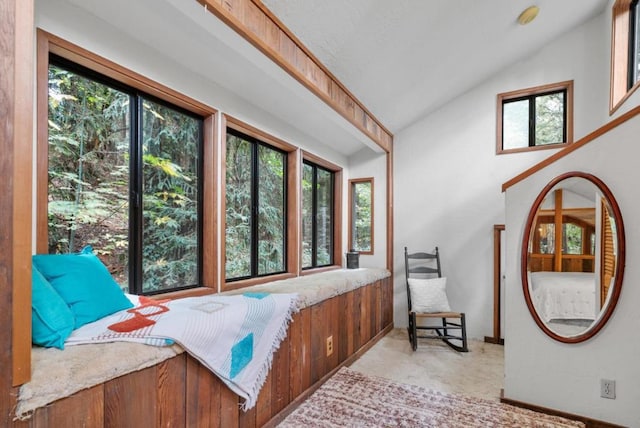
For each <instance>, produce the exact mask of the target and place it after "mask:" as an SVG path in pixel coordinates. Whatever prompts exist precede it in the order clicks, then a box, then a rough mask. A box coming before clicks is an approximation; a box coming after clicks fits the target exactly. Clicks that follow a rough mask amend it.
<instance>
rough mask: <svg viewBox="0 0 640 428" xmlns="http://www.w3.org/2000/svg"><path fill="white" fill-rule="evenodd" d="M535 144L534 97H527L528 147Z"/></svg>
mask: <svg viewBox="0 0 640 428" xmlns="http://www.w3.org/2000/svg"><path fill="white" fill-rule="evenodd" d="M535 145H536V98H535V97H534V96H532V97H530V98H529V147H534V146H535Z"/></svg>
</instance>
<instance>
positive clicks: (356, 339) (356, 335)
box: [352, 287, 364, 351]
mask: <svg viewBox="0 0 640 428" xmlns="http://www.w3.org/2000/svg"><path fill="white" fill-rule="evenodd" d="M363 288H364V287H361V288H357V289H355V290H354V291H353V315H352V317H353V350H354V351H355V350H357V349H360V346H362V322H361V320H362V316H361V313H362V305H361V301H362V289H363Z"/></svg>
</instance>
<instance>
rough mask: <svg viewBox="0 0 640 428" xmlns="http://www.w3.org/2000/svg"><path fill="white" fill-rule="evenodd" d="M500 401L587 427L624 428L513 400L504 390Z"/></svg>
mask: <svg viewBox="0 0 640 428" xmlns="http://www.w3.org/2000/svg"><path fill="white" fill-rule="evenodd" d="M500 402H501V403H504V404H509V405H511V406H516V407H520V408H523V409H528V410H533V411H534V412H538V413H544V414H546V415H551V416H560V417H562V418H566V419H571V420H574V421H579V422H582V423H584V424H585V428H624V427H623V426H622V425H616V424H613V423H611V422H604V421H600V420H598V419H592V418H589V417H586V416H580V415H575V414H573V413H568V412H563V411H561V410H556V409H550V408H548V407H543V406H538V405H536V404H530V403H525V402H524V401H519V400H513V399H511V398H507V397H505V396H504V390H501V391H500Z"/></svg>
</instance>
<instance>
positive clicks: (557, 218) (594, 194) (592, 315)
mask: <svg viewBox="0 0 640 428" xmlns="http://www.w3.org/2000/svg"><path fill="white" fill-rule="evenodd" d="M621 233H622V219H621V216H620V215H619V208H618V207H617V205H615V200H614V199H613V195H611V192H610V191H609V190H608V188H606V186H605V185H604V183H602V182H600V181H599V180H598V179H597V178H595V177H593V176H590V175H588V174H584V173H579V172H573V173H567V174H564V175H562V176H559V177H557V178H556V179H554V180H553V181H552V182H550V183H549V184H548V185H547V186H546V187H545V189H543V191H542V192H541V193H540V195H539V196H538V198H537V199H536V201H535V202H534V205H533V207H532V209H531V211H530V213H529V217H528V219H527V229H526V233H525V239H524V240H523V250H522V280H523V286H524V290H525V298H526V299H527V306H528V307H529V310H530V311H531V313H532V315H534V319H535V321H536V323H537V324H538V325H539V326H540V327H541V328H542V329H543V331H545V333H547V334H548V335H549V336H551V337H553V338H554V339H557V340H559V341H562V342H566V343H576V342H579V341H582V340H586V339H587V338H589V337H591V336H592V335H593V334H595V333H596V332H597V331H598V330H599V329H600V328H601V326H602V325H603V323H604V322H605V321H606V319H607V318H608V316H610V314H611V310H612V306H611V304H610V303H611V302H612V301H613V302H615V301H616V300H617V298H618V295H619V287H620V284H619V282H620V275H619V274H620V272H621V268H622V266H623V265H621V263H620V261H621V260H624V241H623V240H622V239H621V238H620V236H621ZM616 278H617V280H618V282H617V285H615V284H616Z"/></svg>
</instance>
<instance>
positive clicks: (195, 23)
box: [36, 0, 608, 156]
mask: <svg viewBox="0 0 640 428" xmlns="http://www.w3.org/2000/svg"><path fill="white" fill-rule="evenodd" d="M263 2H264V3H265V4H266V5H267V6H268V7H269V8H271V9H272V11H273V12H274V13H275V14H276V15H277V16H278V17H279V18H280V19H281V20H282V21H283V22H284V23H285V25H287V26H288V27H289V28H290V29H291V30H292V31H293V32H294V33H295V34H296V35H297V36H298V37H299V38H300V40H302V41H303V43H305V45H306V46H307V47H308V48H309V49H310V50H311V51H312V52H313V53H314V54H315V55H316V56H317V57H318V58H319V59H320V60H321V62H322V63H323V64H324V65H325V66H327V67H328V68H329V70H330V71H331V72H332V73H333V74H334V75H335V76H336V77H337V78H338V79H339V80H340V81H341V82H342V83H343V84H345V86H346V87H347V88H348V89H349V90H350V91H351V92H352V93H353V94H355V95H356V96H357V97H358V99H359V100H360V101H362V102H363V103H364V105H365V106H366V107H367V108H368V109H369V110H370V111H371V112H372V113H373V114H374V115H375V116H376V117H377V119H379V120H380V121H381V122H382V124H383V125H384V126H385V127H387V128H388V129H389V130H390V131H391V132H392V133H397V132H399V131H400V130H402V129H403V128H404V127H406V126H408V125H409V124H411V123H413V122H415V121H416V120H418V119H420V118H421V117H423V116H425V115H426V114H428V113H429V112H431V111H433V110H434V109H437V108H438V107H439V106H441V105H442V104H443V103H445V102H447V100H450V99H452V98H453V97H456V96H458V95H460V94H462V93H464V92H465V91H467V90H469V89H470V88H472V87H473V86H475V85H477V84H478V83H479V82H481V81H482V80H484V79H486V78H488V77H489V76H490V75H491V74H492V73H495V72H496V71H498V70H500V69H502V68H504V67H505V66H507V65H509V64H511V63H514V62H515V61H518V60H519V59H521V58H523V57H525V56H526V55H529V54H531V53H532V52H535V51H536V50H537V49H539V48H540V47H542V46H543V45H544V44H545V43H547V42H548V41H550V40H551V39H553V38H555V37H557V36H558V35H559V34H561V33H563V32H565V31H568V30H570V29H571V28H572V27H574V26H576V25H579V24H580V23H582V22H584V21H586V20H587V19H589V18H590V17H593V16H595V15H597V14H598V13H600V12H602V11H603V10H604V8H605V6H606V5H607V4H608V0H538V3H537V4H538V5H539V6H540V10H541V11H540V14H539V16H538V18H537V19H536V20H535V21H533V22H532V23H531V24H529V25H527V26H524V27H523V26H520V25H518V24H517V23H516V18H517V16H518V15H519V13H520V12H521V11H522V10H523V9H525V8H526V7H527V6H529V5H530V3H528V2H526V1H524V0H482V1H479V0H393V1H389V0H346V1H345V0H294V1H291V0H263ZM68 8H74V9H76V10H78V9H81V10H83V11H84V12H86V13H89V14H91V15H94V16H95V17H97V18H98V19H99V20H101V21H102V22H103V23H104V26H105V28H106V29H107V31H105V32H103V33H100V34H104V33H106V34H108V33H109V31H108V29H109V28H111V29H113V28H115V29H117V31H119V32H120V33H123V34H126V35H128V36H129V37H131V38H132V39H133V40H135V41H136V42H137V43H141V44H142V45H145V46H148V47H149V48H150V49H151V50H153V51H154V52H156V53H157V55H160V56H163V57H166V58H168V60H169V61H171V62H173V63H176V64H179V66H180V67H183V68H185V69H188V70H191V71H192V72H193V73H194V75H197V76H199V78H201V79H204V80H205V81H210V82H211V84H212V85H214V86H216V87H218V88H220V87H221V88H224V89H225V90H226V91H227V92H226V93H227V94H232V96H228V97H227V102H226V104H225V102H224V101H223V100H222V98H221V101H220V102H221V103H222V104H224V105H218V104H215V103H214V104H213V105H212V107H215V108H221V109H222V110H223V111H225V112H226V113H231V114H232V115H235V116H236V117H238V118H240V119H243V118H244V117H245V116H246V117H247V118H249V119H250V120H253V122H252V123H251V124H252V125H254V126H258V127H263V128H264V127H266V128H267V129H265V130H266V131H268V132H275V134H276V135H277V136H279V137H281V138H285V139H286V138H291V140H292V142H293V143H294V144H297V143H299V141H301V140H302V141H306V143H307V144H313V145H314V147H317V146H318V145H322V144H324V145H326V146H327V147H329V148H330V149H331V150H334V151H335V152H337V153H339V154H341V155H344V156H350V155H352V154H354V153H356V152H358V151H359V150H361V149H363V148H365V147H368V148H370V149H373V150H374V151H377V152H380V147H378V146H377V145H376V144H375V143H373V142H372V141H371V140H370V139H369V138H368V137H367V136H366V135H365V134H364V133H362V132H360V131H359V130H357V129H356V128H355V127H354V126H352V125H350V124H349V123H348V122H347V121H346V120H345V119H344V118H343V117H342V116H340V115H339V114H338V113H336V112H335V111H333V110H332V109H331V108H329V107H328V106H327V105H326V104H324V103H323V102H322V101H320V100H319V99H318V98H317V97H315V96H314V95H312V94H311V93H310V92H309V91H308V90H306V89H305V88H304V87H303V86H302V85H301V84H300V83H299V82H297V81H295V80H294V79H292V78H291V77H290V76H289V75H288V74H287V73H286V72H285V71H283V70H282V69H280V68H279V67H278V66H277V65H275V63H273V62H271V61H270V60H268V59H267V58H266V57H265V56H264V55H262V54H261V53H260V52H259V51H258V50H257V49H255V48H254V47H253V46H252V45H250V44H249V43H248V42H246V41H245V40H244V39H242V37H240V36H239V35H238V34H236V33H235V32H233V31H232V30H231V29H229V28H228V27H227V26H226V25H224V24H223V23H222V22H221V21H220V20H218V19H217V18H216V17H215V16H214V15H213V14H211V13H209V12H206V11H205V10H204V8H203V7H202V6H201V5H200V4H198V2H197V1H196V0H135V1H133V2H132V1H131V0H110V1H103V0H37V1H36V12H38V11H39V10H40V11H42V13H45V14H46V13H49V14H52V15H53V14H64V13H66V12H65V10H67V9H68ZM124 10H126V11H127V13H123V11H124ZM96 33H97V32H96ZM94 37H101V36H99V35H97V36H94ZM94 42H95V41H94ZM104 43H107V44H108V43H111V42H109V41H105V42H104ZM151 77H153V76H151ZM234 98H235V99H236V100H238V99H240V100H244V101H246V103H244V105H252V106H255V107H257V109H258V110H257V111H258V113H256V112H247V111H246V108H245V107H244V106H243V103H239V102H236V101H234V100H233V99H234ZM228 100H231V101H228ZM260 111H261V112H262V113H260ZM269 117H270V118H271V119H269ZM256 118H258V119H256ZM274 119H275V120H274ZM265 125H266V126H265ZM280 130H282V132H281V133H279V131H280Z"/></svg>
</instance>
